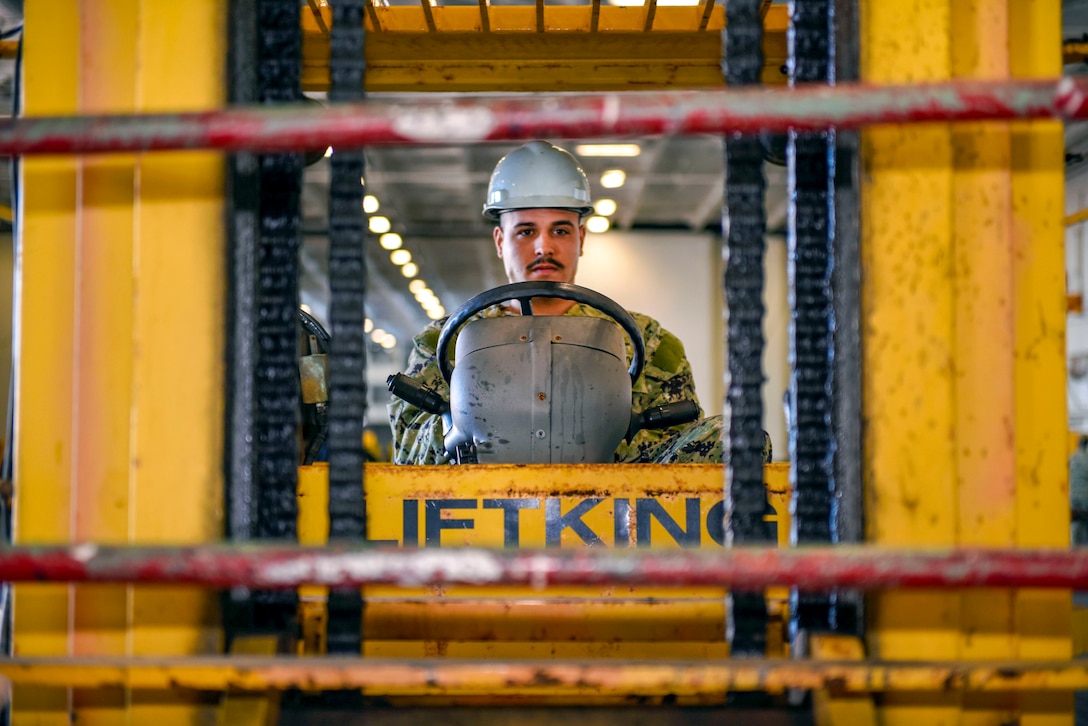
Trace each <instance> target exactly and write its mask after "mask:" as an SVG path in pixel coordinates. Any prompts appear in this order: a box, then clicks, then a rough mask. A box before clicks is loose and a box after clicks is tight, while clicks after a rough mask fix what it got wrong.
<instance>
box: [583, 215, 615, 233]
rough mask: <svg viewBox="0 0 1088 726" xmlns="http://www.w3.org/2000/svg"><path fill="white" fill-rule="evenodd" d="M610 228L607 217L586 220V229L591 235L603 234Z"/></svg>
mask: <svg viewBox="0 0 1088 726" xmlns="http://www.w3.org/2000/svg"><path fill="white" fill-rule="evenodd" d="M610 226H612V225H611V223H610V222H609V221H608V217H590V218H589V219H587V220H586V229H587V230H589V231H590V232H592V233H593V234H603V233H605V232H607V231H608V228H609V227H610Z"/></svg>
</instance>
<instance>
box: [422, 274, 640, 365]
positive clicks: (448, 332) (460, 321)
mask: <svg viewBox="0 0 1088 726" xmlns="http://www.w3.org/2000/svg"><path fill="white" fill-rule="evenodd" d="M534 297H552V298H559V299H560V300H572V301H574V302H576V303H581V304H583V305H588V306H589V307H591V308H594V309H596V310H600V311H601V312H602V313H604V314H605V315H607V316H609V317H610V318H612V319H613V320H615V321H616V322H617V323H619V325H620V327H621V328H623V332H625V333H627V337H628V338H630V339H631V348H632V351H633V353H632V355H631V367H630V368H628V369H627V372H628V373H630V374H631V383H632V384H633V383H634V382H635V381H636V380H638V377H639V375H641V373H642V367H643V366H644V365H645V363H646V343H645V342H644V341H643V340H642V330H641V329H640V328H639V327H638V325H637V324H636V323H635V319H634V318H632V317H631V314H630V313H628V312H627V311H626V310H624V309H623V308H621V307H620V306H619V305H617V304H616V303H615V302H614V301H613V300H612V299H611V298H607V297H605V296H604V295H602V294H601V293H599V292H596V291H594V290H590V289H589V288H588V287H579V286H578V285H572V284H570V283H569V282H549V281H542V282H515V283H511V284H509V285H502V286H500V287H496V288H492V289H490V290H488V291H486V292H482V293H480V294H479V295H477V296H476V297H474V298H472V299H471V300H469V301H468V302H466V303H465V304H464V305H462V306H461V307H459V308H457V310H456V312H454V314H453V315H451V316H450V317H449V319H448V320H446V324H445V325H444V326H442V332H441V333H440V334H439V335H438V370H439V371H440V372H441V373H442V378H443V379H444V380H445V381H446V383H449V382H450V377H451V376H452V375H453V366H452V365H451V364H450V350H449V349H450V343H451V342H453V339H454V337H455V336H456V335H457V332H458V331H459V330H460V329H461V326H463V325H464V324H465V323H466V322H467V321H468V319H469V318H471V317H472V316H473V315H475V314H476V313H478V312H480V311H481V310H484V309H485V308H489V307H491V306H492V305H498V304H499V303H501V302H505V301H506V300H517V301H518V302H519V303H521V314H522V315H532V314H533V305H532V302H531V300H532V299H533V298H534Z"/></svg>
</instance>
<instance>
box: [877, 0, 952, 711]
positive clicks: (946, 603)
mask: <svg viewBox="0 0 1088 726" xmlns="http://www.w3.org/2000/svg"><path fill="white" fill-rule="evenodd" d="M860 10H861V49H860V50H861V74H862V79H863V80H864V81H868V82H872V83H890V82H896V81H900V82H917V83H921V82H925V81H937V80H944V79H947V78H948V77H949V76H950V68H949V63H950V61H949V59H950V53H951V50H950V47H949V46H950V37H951V27H950V26H951V18H950V13H949V7H948V3H947V2H946V1H942V0H915V1H914V2H904V3H887V2H881V1H880V0H863V2H861V4H860ZM952 159H953V157H952V142H951V132H950V130H949V129H948V127H947V126H945V125H940V124H927V125H925V126H917V125H916V126H903V127H872V128H869V129H866V130H865V131H864V132H863V133H862V160H861V163H862V165H863V173H862V179H863V185H862V189H861V204H862V209H861V222H862V239H861V247H862V250H861V254H862V269H863V270H864V271H865V272H864V275H865V284H864V285H863V286H862V321H863V322H862V324H863V326H864V328H863V334H862V352H863V365H862V370H863V371H864V372H865V377H864V380H863V393H864V399H863V411H864V417H865V420H866V427H865V438H864V451H865V455H864V457H863V461H864V479H865V495H866V520H867V528H868V534H867V539H868V540H869V541H870V542H872V543H874V544H888V545H906V544H911V545H922V546H924V545H941V544H948V543H950V542H952V541H953V538H954V535H955V530H956V506H957V499H958V497H957V495H956V489H955V485H956V481H957V477H956V468H955V463H956V455H955V424H956V421H955V408H954V395H955V389H954V367H953V364H954V361H953V358H954V355H955V349H956V346H955V338H954V332H955V331H954V326H953V321H954V316H955V311H956V306H955V300H954V296H953V288H952V275H953V269H954V254H953V244H952V219H953V209H952V189H953V175H952ZM869 603H870V605H869V609H870V618H869V620H870V626H871V627H870V630H869V642H868V648H869V652H870V653H871V654H872V656H873V657H876V658H881V659H888V660H905V659H913V658H917V657H918V656H919V654H920V653H919V649H922V648H924V652H925V654H926V656H927V657H929V658H934V659H939V660H944V659H951V658H954V657H955V655H956V646H957V642H958V639H959V634H958V631H957V629H956V628H957V621H958V599H957V598H956V597H955V596H954V595H952V594H948V593H941V592H927V591H918V592H910V593H896V592H884V593H879V594H875V595H873V596H871V597H870V599H869ZM957 702H958V699H957V697H956V696H955V695H954V694H941V693H935V694H932V695H930V696H927V698H925V699H918V698H904V697H902V696H889V697H888V698H887V699H886V701H885V702H884V704H883V706H882V708H881V717H882V719H885V720H886V722H887V723H888V724H892V725H895V724H915V723H939V722H947V723H954V722H955V721H956V720H957V718H958V708H957Z"/></svg>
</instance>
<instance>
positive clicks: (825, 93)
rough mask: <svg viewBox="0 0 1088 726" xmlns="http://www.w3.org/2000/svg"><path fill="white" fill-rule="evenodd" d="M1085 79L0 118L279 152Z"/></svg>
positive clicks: (781, 111) (1035, 102)
mask: <svg viewBox="0 0 1088 726" xmlns="http://www.w3.org/2000/svg"><path fill="white" fill-rule="evenodd" d="M1086 89H1088V79H1074V78H1063V79H1061V80H1060V81H1059V80H1057V79H1055V80H1014V81H1001V82H996V81H956V82H945V83H933V84H923V85H881V86H873V85H866V84H856V83H855V84H846V83H844V84H841V85H838V86H835V87H830V88H826V87H818V86H817V87H810V88H790V89H782V90H773V91H768V90H736V89H726V90H717V91H714V90H701V91H676V92H671V93H666V92H626V93H623V94H619V93H597V94H576V95H571V96H565V97H563V98H562V99H556V98H516V97H494V98H484V99H478V100H458V101H453V102H451V101H448V100H447V101H427V100H423V101H418V102H416V103H413V104H406V103H404V102H396V101H391V100H387V101H382V100H377V99H376V100H370V101H368V102H367V103H366V104H365V105H361V104H345V105H342V106H334V107H330V108H320V109H315V108H311V107H308V106H306V107H300V108H297V109H296V108H256V107H249V108H234V109H224V110H221V111H211V112H205V113H188V114H146V115H118V116H69V117H36V118H32V117H24V118H16V119H11V120H7V121H4V122H2V123H0V153H4V154H9V155H16V154H23V155H26V154H46V153H53V154H56V153H95V152H111V151H113V152H115V151H154V150H168V149H222V150H228V151H240V150H255V151H283V150H300V149H318V148H321V149H324V148H326V147H328V146H345V147H349V146H362V145H382V144H405V143H421V144H422V143H449V141H450V140H451V138H452V139H453V140H461V141H465V140H472V141H500V140H515V139H532V138H537V137H539V136H542V135H546V136H563V137H566V138H587V139H588V138H594V137H601V136H615V135H617V134H622V135H644V136H661V135H665V136H668V135H683V134H702V133H715V134H721V133H726V132H754V131H759V130H767V131H779V132H784V131H786V130H787V129H789V128H793V129H797V130H816V129H821V128H827V127H829V126H835V127H837V128H839V129H848V128H858V127H861V126H865V125H869V124H876V123H917V122H927V121H979V120H985V119H1028V118H1034V119H1038V118H1053V119H1066V120H1070V119H1077V118H1083V117H1085V116H1088V104H1086V103H1085V96H1086V95H1088V94H1086Z"/></svg>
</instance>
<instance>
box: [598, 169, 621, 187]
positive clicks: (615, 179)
mask: <svg viewBox="0 0 1088 726" xmlns="http://www.w3.org/2000/svg"><path fill="white" fill-rule="evenodd" d="M626 181H627V174H626V173H625V172H624V171H623V169H609V170H608V171H606V172H605V173H604V174H601V186H602V187H604V188H605V189H619V188H620V187H622V186H623V183H624V182H626Z"/></svg>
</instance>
